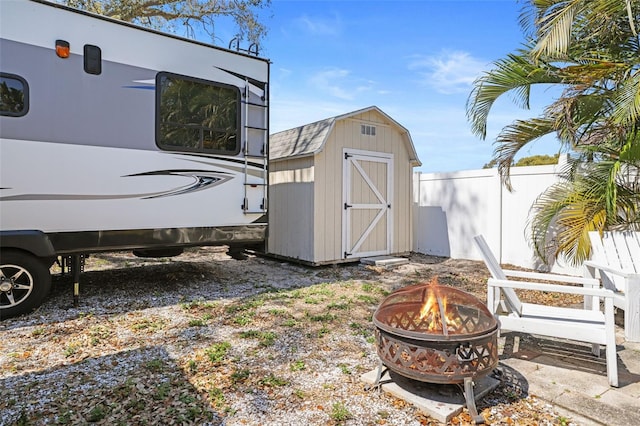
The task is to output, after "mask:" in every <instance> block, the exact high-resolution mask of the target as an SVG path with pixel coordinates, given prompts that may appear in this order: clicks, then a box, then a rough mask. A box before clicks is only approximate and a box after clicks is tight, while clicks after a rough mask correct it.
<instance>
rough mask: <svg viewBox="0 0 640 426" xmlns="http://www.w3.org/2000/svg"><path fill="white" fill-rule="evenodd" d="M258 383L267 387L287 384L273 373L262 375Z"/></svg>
mask: <svg viewBox="0 0 640 426" xmlns="http://www.w3.org/2000/svg"><path fill="white" fill-rule="evenodd" d="M259 383H260V384H261V385H263V386H269V387H279V386H286V385H288V384H289V382H288V381H287V380H285V379H282V378H279V377H276V376H274V375H273V374H269V375H268V376H265V377H263V378H262V379H260V382H259Z"/></svg>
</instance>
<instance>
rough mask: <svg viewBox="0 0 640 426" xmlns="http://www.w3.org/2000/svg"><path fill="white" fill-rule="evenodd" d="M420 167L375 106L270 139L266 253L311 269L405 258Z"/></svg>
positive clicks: (404, 138)
mask: <svg viewBox="0 0 640 426" xmlns="http://www.w3.org/2000/svg"><path fill="white" fill-rule="evenodd" d="M419 165H420V161H419V160H418V156H417V154H416V151H415V148H414V145H413V141H412V140H411V136H410V134H409V131H408V130H407V129H405V128H404V127H402V126H401V125H400V124H399V123H398V122H396V121H395V120H394V119H392V118H391V117H389V116H388V115H387V114H385V113H384V112H382V111H381V110H380V109H379V108H377V107H375V106H372V107H369V108H365V109H361V110H358V111H354V112H350V113H347V114H343V115H339V116H337V117H332V118H328V119H326V120H322V121H318V122H315V123H311V124H306V125H304V126H300V127H297V128H295V129H290V130H285V131H283V132H279V133H275V134H273V135H271V136H270V138H269V236H268V241H267V252H268V253H270V254H271V255H273V256H276V257H283V258H289V259H295V260H297V261H299V262H302V263H306V264H311V265H323V264H331V263H340V262H348V261H357V260H358V259H361V258H363V257H370V256H381V255H399V254H406V253H408V252H410V251H411V249H412V193H413V190H412V184H413V179H412V175H413V167H416V166H419Z"/></svg>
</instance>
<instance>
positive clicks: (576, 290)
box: [488, 278, 615, 299]
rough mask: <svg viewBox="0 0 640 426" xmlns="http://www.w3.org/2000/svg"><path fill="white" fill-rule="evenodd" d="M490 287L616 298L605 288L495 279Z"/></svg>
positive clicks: (490, 281) (489, 283)
mask: <svg viewBox="0 0 640 426" xmlns="http://www.w3.org/2000/svg"><path fill="white" fill-rule="evenodd" d="M596 281H597V280H596ZM488 285H491V286H494V287H502V288H513V289H521V290H534V291H546V292H552V293H567V294H580V295H583V296H596V297H601V298H611V299H613V297H614V296H615V293H614V292H613V291H611V290H607V289H604V288H594V287H576V286H568V285H558V284H545V283H540V282H523V281H512V280H497V279H495V278H489V281H488Z"/></svg>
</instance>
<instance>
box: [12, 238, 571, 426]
mask: <svg viewBox="0 0 640 426" xmlns="http://www.w3.org/2000/svg"><path fill="white" fill-rule="evenodd" d="M85 270H86V272H85V274H83V276H82V280H81V281H82V284H81V289H80V290H81V297H80V304H79V306H78V307H73V303H72V302H73V300H72V283H71V280H70V277H69V276H63V275H60V274H59V270H58V271H55V270H54V273H56V276H54V280H53V283H54V285H53V290H52V294H51V296H50V297H49V299H47V301H46V302H45V304H44V305H43V306H42V307H41V308H40V309H38V310H37V311H36V312H33V313H32V314H29V315H26V316H22V317H19V318H13V319H8V320H4V321H2V322H0V424H1V425H14V424H15V425H30V424H33V425H40V424H74V425H75V424H88V423H96V424H104V425H114V424H123V425H124V424H126V425H145V424H163V425H164V424H166V425H171V424H197V425H229V426H231V425H327V424H329V425H330V424H344V425H384V424H386V425H431V424H434V425H435V424H438V422H436V421H435V420H433V419H431V418H429V417H426V416H425V415H423V414H421V413H419V412H418V411H417V410H416V409H415V408H414V407H413V406H411V405H408V404H406V403H405V402H404V401H401V400H399V399H396V398H394V397H392V396H389V395H387V394H385V393H378V392H374V391H367V390H365V386H364V384H363V383H362V382H361V381H360V375H361V374H362V373H365V372H367V371H371V370H372V369H374V368H376V367H377V364H378V358H377V355H376V352H375V347H374V339H373V324H372V322H371V317H372V314H373V312H374V311H375V309H376V307H377V306H378V304H379V303H380V302H381V300H382V299H383V298H384V297H385V296H386V295H387V294H389V293H390V292H391V291H393V290H395V289H397V288H400V287H403V286H406V285H409V284H414V283H419V282H425V281H429V280H430V279H431V278H432V277H434V276H437V277H438V281H439V283H440V284H445V285H451V286H455V287H457V288H460V289H462V290H465V291H468V292H471V293H472V294H475V295H476V296H477V297H478V298H480V299H483V300H484V297H485V295H484V291H485V288H486V279H487V276H488V272H487V270H486V268H485V267H484V265H483V264H482V263H480V262H473V261H461V260H452V259H443V258H437V257H430V256H424V255H412V256H410V263H409V264H407V265H402V266H400V267H397V268H394V269H391V270H384V269H380V268H375V267H365V266H362V265H359V264H350V265H342V266H328V267H321V268H309V267H305V266H301V265H296V264H290V263H286V262H282V261H277V260H273V259H270V258H264V257H259V256H254V255H249V257H248V258H247V259H246V260H242V261H239V260H234V259H232V258H230V257H228V256H227V255H226V253H225V251H224V250H223V249H222V248H199V249H191V250H189V251H188V252H186V253H185V254H183V255H181V256H179V257H176V258H172V259H139V258H136V257H134V256H133V255H131V254H129V253H105V254H100V255H96V256H92V257H90V258H89V259H87V264H86V269H85ZM524 298H525V300H526V295H524ZM557 302H558V303H572V302H573V301H570V300H568V301H566V300H561V301H557ZM498 370H499V371H497V373H500V372H502V373H504V371H503V370H502V367H501V368H499V369H498ZM500 377H501V379H502V384H501V385H500V386H499V387H498V388H497V389H496V390H495V391H494V392H492V393H490V394H489V395H488V396H486V397H485V398H483V399H482V400H480V401H479V403H478V410H479V411H480V412H481V414H482V415H483V416H484V418H485V419H486V422H487V423H488V424H496V425H498V424H504V425H513V424H518V425H552V424H561V425H568V424H572V422H571V419H570V418H567V417H566V416H563V415H560V414H558V411H557V410H556V408H555V407H553V406H551V405H549V404H546V403H545V402H544V401H541V400H538V399H536V398H535V397H534V396H532V395H528V394H527V392H526V389H522V388H521V387H520V386H519V384H518V381H517V380H513V377H512V376H511V375H509V374H501V375H500ZM451 424H460V425H464V424H470V417H469V415H468V413H467V412H466V410H465V411H463V413H462V414H460V415H459V416H456V417H454V418H453V419H452V421H451Z"/></svg>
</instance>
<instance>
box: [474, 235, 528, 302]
mask: <svg viewBox="0 0 640 426" xmlns="http://www.w3.org/2000/svg"><path fill="white" fill-rule="evenodd" d="M473 239H474V240H475V242H476V246H477V247H478V250H480V254H481V255H482V258H483V260H484V263H485V264H486V265H487V269H489V272H490V273H491V276H492V277H493V278H495V279H497V280H506V279H507V276H506V275H505V273H504V271H503V270H502V267H501V266H500V262H498V260H497V259H496V257H495V256H494V255H493V252H492V251H491V249H490V248H489V245H488V244H487V242H486V241H485V239H484V237H483V236H482V235H476V236H475V237H474V238H473ZM500 290H501V291H502V294H503V295H504V299H505V302H506V303H507V307H508V308H509V309H510V310H511V311H512V312H514V313H516V314H518V315H522V302H520V298H518V295H517V294H516V292H515V290H514V289H512V288H501V289H500Z"/></svg>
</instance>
